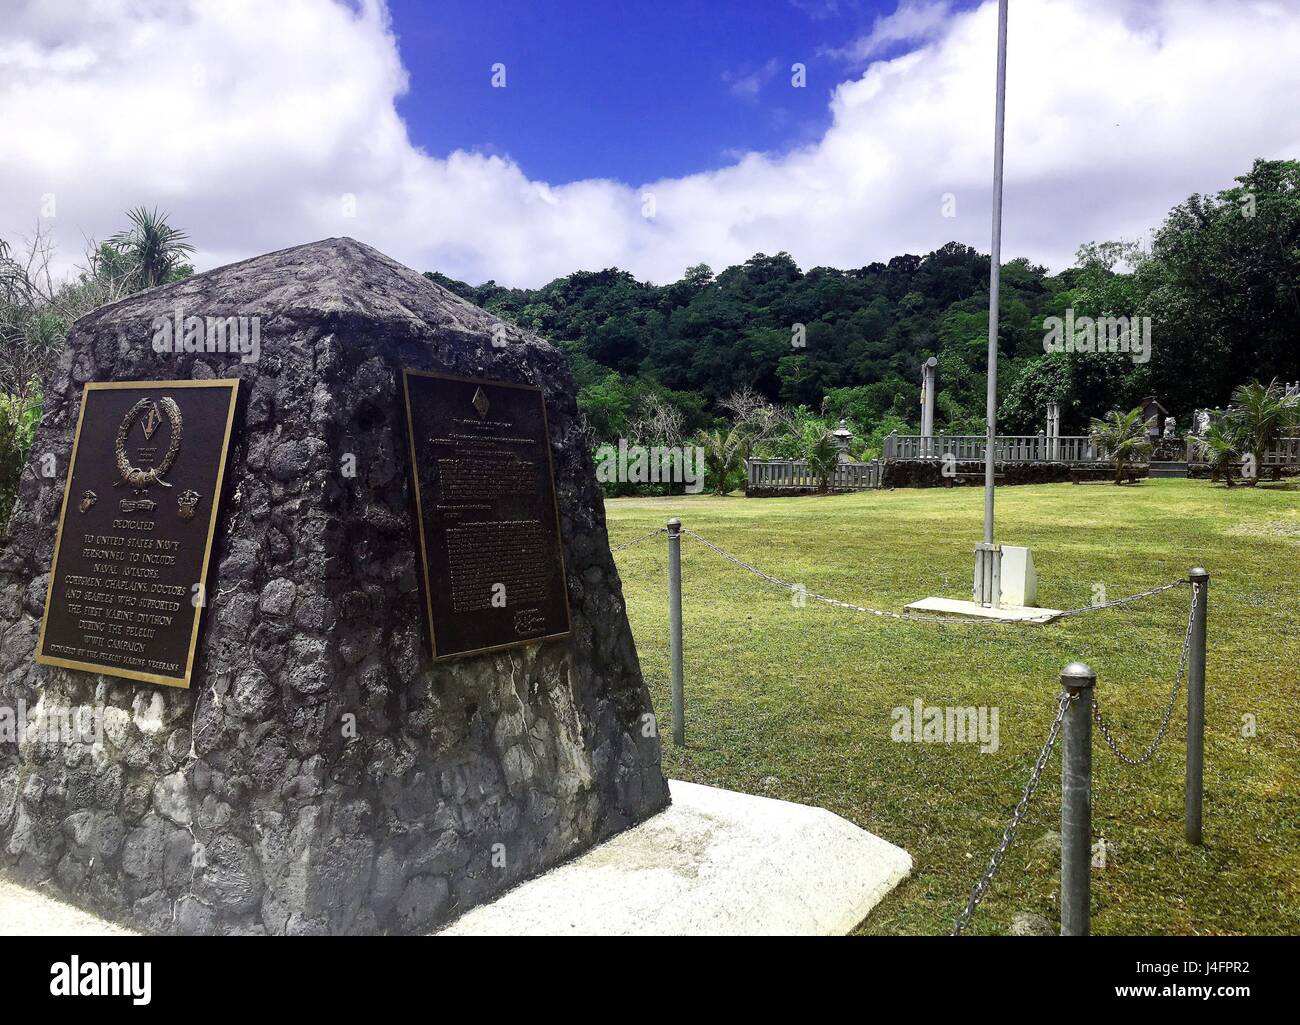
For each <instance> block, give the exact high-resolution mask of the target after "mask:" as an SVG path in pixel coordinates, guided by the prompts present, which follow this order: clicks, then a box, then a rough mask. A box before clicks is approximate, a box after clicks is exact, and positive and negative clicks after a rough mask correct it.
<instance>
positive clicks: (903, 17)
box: [827, 0, 1010, 61]
mask: <svg viewBox="0 0 1300 1025" xmlns="http://www.w3.org/2000/svg"><path fill="white" fill-rule="evenodd" d="M951 16H952V4H951V3H950V2H949V0H900V2H899V4H898V7H897V9H896V10H895V11H894V13H893V14H886V15H881V16H879V17H877V18H876V20H875V23H874V24H873V25H872V26H871V31H870V32H868V33H867V34H866V35H865V36H862V37H861V38H859V39H855V40H854V41H853V42H852V43H850V44H849V45H848V46H844V47H835V48H833V49H831V50H828V51H827V53H828V54H830V55H831V56H836V57H843V58H847V59H849V60H854V61H867V60H869V59H870V58H872V57H875V56H876V55H877V54H879V53H883V52H884V51H885V50H888V49H889V48H890V47H892V46H896V45H898V44H899V43H917V42H928V41H929V40H931V39H934V38H936V37H937V36H939V35H941V34H942V31H943V28H944V26H945V24H946V23H947V22H948V21H949V20H950V18H951ZM1008 20H1010V19H1009V18H1008Z"/></svg>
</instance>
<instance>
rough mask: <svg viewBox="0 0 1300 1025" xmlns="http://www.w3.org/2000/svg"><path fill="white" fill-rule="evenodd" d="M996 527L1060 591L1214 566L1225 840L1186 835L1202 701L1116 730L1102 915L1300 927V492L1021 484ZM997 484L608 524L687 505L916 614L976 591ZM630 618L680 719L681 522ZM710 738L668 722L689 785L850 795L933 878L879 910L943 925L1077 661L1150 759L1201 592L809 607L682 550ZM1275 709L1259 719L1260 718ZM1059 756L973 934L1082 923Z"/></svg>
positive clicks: (1152, 928) (1126, 586)
mask: <svg viewBox="0 0 1300 1025" xmlns="http://www.w3.org/2000/svg"><path fill="white" fill-rule="evenodd" d="M997 501H998V506H997V515H998V531H997V534H998V539H999V540H1001V541H1003V542H1005V543H1008V544H1027V545H1030V546H1031V547H1032V548H1033V551H1034V558H1035V562H1036V564H1037V568H1038V574H1039V579H1040V586H1039V603H1040V604H1042V605H1044V606H1050V607H1053V608H1063V609H1064V608H1075V607H1078V606H1082V605H1088V604H1090V603H1091V601H1092V598H1093V594H1094V585H1095V584H1098V583H1100V584H1102V585H1104V587H1105V591H1106V597H1107V598H1110V599H1114V598H1117V597H1121V596H1123V595H1126V594H1130V593H1133V592H1135V591H1139V590H1144V589H1146V588H1148V587H1151V586H1153V585H1155V584H1158V583H1161V582H1164V581H1168V580H1171V579H1173V578H1175V577H1179V576H1185V575H1186V573H1187V571H1188V570H1189V569H1190V568H1191V567H1193V566H1195V565H1198V564H1200V565H1204V566H1205V567H1206V569H1208V570H1209V572H1210V574H1211V584H1210V620H1209V654H1208V663H1209V668H1208V672H1207V682H1206V691H1207V697H1206V707H1207V724H1206V753H1205V760H1206V778H1205V845H1204V846H1203V847H1200V848H1195V847H1191V846H1189V845H1188V844H1186V843H1185V842H1184V840H1183V825H1182V815H1183V769H1184V752H1185V747H1184V737H1185V723H1186V715H1185V711H1186V702H1185V692H1184V696H1180V699H1179V707H1178V710H1177V712H1176V715H1175V725H1174V726H1173V727H1172V728H1171V730H1170V733H1169V736H1168V737H1167V738H1166V740H1165V744H1164V746H1163V748H1161V750H1160V752H1159V753H1158V754H1157V755H1156V757H1155V759H1154V760H1153V761H1152V762H1150V763H1149V764H1147V765H1146V766H1144V767H1141V768H1136V769H1135V768H1129V767H1127V766H1124V765H1122V764H1120V763H1119V762H1117V761H1116V760H1115V759H1114V757H1113V756H1112V755H1111V753H1110V751H1109V750H1108V749H1106V748H1105V747H1104V745H1103V743H1102V741H1101V738H1100V737H1096V738H1095V740H1094V757H1093V767H1094V777H1093V836H1094V840H1095V839H1098V838H1105V840H1106V841H1107V844H1108V845H1110V847H1109V853H1108V857H1107V864H1106V867H1105V868H1104V869H1094V873H1093V875H1094V878H1093V916H1092V928H1093V932H1094V933H1124V934H1166V933H1172V934H1205V933H1210V934H1214V933H1296V932H1300V786H1298V784H1300V608H1298V607H1297V606H1298V604H1300V600H1298V599H1300V490H1297V488H1296V486H1295V485H1294V484H1271V485H1270V484H1265V485H1262V486H1260V487H1259V488H1257V489H1253V490H1247V489H1244V488H1243V489H1234V490H1232V491H1228V490H1225V489H1224V488H1222V487H1211V486H1210V485H1209V484H1208V483H1207V482H1204V481H1183V480H1150V481H1144V482H1143V483H1141V484H1138V485H1135V486H1127V487H1115V486H1112V485H1105V484H1093V485H1079V486H1074V485H1070V484H1049V485H1038V486H1024V487H1012V488H1001V489H999V490H998V493H997ZM982 503H983V492H982V489H979V488H957V489H953V490H950V491H948V490H938V489H929V490H900V491H892V492H868V493H861V494H855V495H836V496H830V497H799V498H788V499H787V498H783V499H745V498H742V497H739V496H731V497H727V498H711V497H705V496H690V497H685V498H657V499H616V500H611V501H608V502H607V503H606V509H607V512H608V517H609V532H610V540H611V543H614V544H617V543H619V542H620V541H625V540H629V539H631V538H633V537H634V536H636V535H638V534H641V533H644V532H645V531H647V530H650V529H653V528H654V527H656V526H662V525H663V524H664V522H665V521H666V520H667V519H668V518H669V517H670V516H679V517H681V519H682V520H683V522H684V524H685V525H686V526H687V527H690V528H691V529H693V530H696V531H698V532H699V533H700V534H702V535H704V536H705V537H708V538H709V539H710V540H712V541H714V542H715V543H717V544H719V545H721V546H722V547H724V548H726V549H728V550H730V551H731V552H733V553H734V554H736V555H738V556H740V557H741V558H743V559H745V560H747V561H749V562H753V563H755V564H756V565H758V566H759V567H760V568H762V569H765V570H767V571H768V572H770V573H774V574H776V575H777V576H780V577H784V578H785V579H787V580H791V581H795V582H798V583H802V584H804V585H805V586H806V587H807V588H808V589H809V590H811V591H817V592H820V593H823V594H827V595H830V596H832V597H837V598H842V599H844V600H846V601H851V602H854V603H857V604H862V605H871V606H875V607H877V608H882V609H891V610H901V609H902V606H903V605H905V604H906V603H907V602H909V601H914V600H916V599H918V598H922V597H925V596H926V595H946V596H951V597H955V598H968V597H969V591H970V575H971V568H972V564H973V556H972V554H971V550H972V547H973V545H974V544H975V543H976V542H977V541H978V540H979V539H980V536H981V522H982V521H981V517H982V510H983V504H982ZM615 558H616V559H617V562H618V566H619V571H620V573H621V575H622V579H623V590H624V594H625V596H626V599H627V606H628V616H629V618H630V620H631V623H632V629H633V632H634V633H635V635H636V640H637V648H638V651H639V653H640V657H641V665H642V669H643V670H644V673H645V677H646V680H647V682H648V684H649V686H650V690H651V693H652V694H653V696H654V702H655V708H656V710H657V711H658V713H659V717H660V721H661V723H665V724H666V723H668V722H669V721H670V713H669V709H670V698H669V666H668V627H667V591H666V553H665V542H664V539H663V538H662V537H659V538H656V539H654V540H651V541H648V542H645V543H644V544H641V545H638V546H636V547H633V548H629V549H626V550H624V551H622V552H619V553H618V554H617V555H616V556H615ZM682 573H683V578H684V582H683V617H684V622H685V653H686V654H685V663H686V697H687V719H686V724H687V744H686V747H685V749H684V750H682V749H678V748H676V747H674V745H673V743H672V739H671V731H670V730H669V729H667V728H666V727H665V728H664V729H663V730H662V732H663V736H664V763H665V769H666V771H667V772H668V774H669V775H670V776H672V777H674V778H678V779H684V780H690V781H693V782H696V783H706V784H710V785H713V786H720V787H727V788H730V789H733V790H740V791H745V792H747V793H754V794H764V795H767V796H770V797H777V798H782V799H784V800H789V801H798V802H801V803H804V804H812V805H819V806H821V807H824V808H829V809H830V810H831V811H834V812H836V813H838V814H840V815H843V816H845V817H846V818H848V819H850V820H851V821H853V822H856V823H858V824H859V825H861V826H862V827H864V828H865V829H868V830H870V831H871V832H873V833H876V834H878V835H880V836H882V837H884V838H886V839H888V840H890V841H892V842H893V843H896V844H899V845H900V846H902V847H905V848H906V849H907V850H908V851H909V852H910V853H911V854H912V857H913V858H914V859H915V862H916V870H915V872H914V874H913V875H912V877H911V878H910V879H909V880H908V881H907V882H905V883H903V885H901V886H900V887H899V888H898V889H897V890H896V891H895V892H894V893H893V894H892V895H891V896H889V897H888V898H887V899H886V900H885V901H884V902H883V903H882V904H881V905H880V906H879V907H878V908H877V909H876V910H875V911H874V912H873V913H872V915H871V917H870V918H869V919H868V920H867V921H866V922H865V923H864V924H863V925H862V926H861V927H860V928H861V930H862V931H864V932H870V933H946V932H947V931H948V930H949V929H950V928H951V925H952V920H953V918H954V917H955V916H956V914H957V913H958V912H959V911H960V910H961V908H962V907H963V906H964V904H965V900H966V897H967V894H968V892H969V890H970V887H971V885H972V884H973V883H974V881H975V879H976V878H977V877H978V875H979V873H980V872H981V871H982V870H983V868H984V866H985V864H986V863H987V860H988V857H989V854H990V852H991V851H992V849H993V848H994V846H995V845H996V844H997V842H998V840H999V838H1000V837H1001V835H1002V830H1003V828H1004V827H1005V825H1006V822H1007V819H1008V818H1009V816H1010V814H1011V811H1012V808H1013V807H1014V805H1015V803H1016V801H1017V800H1018V799H1019V797H1020V794H1021V791H1022V789H1023V787H1024V784H1025V780H1026V778H1027V775H1028V773H1029V770H1030V768H1031V767H1032V764H1033V761H1034V759H1035V757H1036V756H1037V754H1038V751H1039V749H1040V747H1041V746H1042V743H1043V740H1044V738H1045V736H1046V733H1047V729H1048V726H1049V724H1050V721H1051V717H1052V713H1053V703H1054V701H1055V698H1056V695H1057V694H1058V693H1059V691H1060V683H1059V674H1060V671H1061V668H1062V666H1064V665H1065V664H1066V663H1067V662H1070V661H1071V660H1073V659H1081V660H1083V661H1086V662H1088V663H1090V664H1091V665H1092V667H1093V668H1094V669H1095V670H1096V671H1097V675H1098V685H1097V695H1098V698H1099V700H1100V703H1101V707H1102V709H1103V711H1104V712H1105V713H1106V714H1107V715H1108V716H1109V718H1110V719H1111V721H1112V723H1113V725H1114V727H1115V728H1116V730H1117V731H1118V732H1119V734H1120V736H1121V737H1122V738H1125V739H1126V741H1127V745H1126V746H1127V747H1128V749H1129V750H1130V751H1137V750H1140V749H1141V748H1142V747H1143V746H1145V744H1146V742H1147V741H1148V739H1149V738H1150V737H1151V736H1152V734H1153V733H1154V731H1155V728H1156V726H1157V723H1158V719H1159V714H1160V712H1161V710H1162V709H1163V707H1164V703H1165V701H1166V700H1167V697H1168V692H1169V688H1170V685H1171V683H1172V680H1173V674H1174V670H1175V667H1176V664H1177V658H1178V651H1179V646H1180V644H1181V641H1182V637H1183V631H1184V629H1185V626H1186V621H1187V620H1186V617H1187V609H1188V602H1189V600H1190V595H1191V590H1190V588H1186V587H1183V588H1176V589H1174V590H1171V591H1168V592H1165V593H1163V594H1161V595H1158V596H1156V597H1154V598H1151V599H1148V600H1146V601H1143V602H1140V603H1137V604H1135V605H1131V606H1126V607H1122V608H1119V609H1115V610H1105V611H1099V612H1093V613H1087V614H1085V615H1081V616H1077V617H1073V618H1069V619H1066V620H1063V621H1061V622H1059V623H1055V624H1050V625H1047V626H996V625H983V626H975V625H972V626H965V625H963V626H939V625H933V624H924V623H906V622H897V621H890V620H884V619H880V618H877V617H874V616H866V615H862V614H860V613H854V612H850V611H847V610H844V609H839V608H833V607H829V606H824V605H821V604H818V603H815V602H812V601H809V602H808V603H807V605H806V606H805V607H803V608H796V607H794V606H793V603H792V601H791V596H790V593H789V592H787V591H783V590H781V589H779V588H776V587H773V586H772V585H770V584H767V583H764V582H763V581H761V580H759V579H758V578H756V577H754V576H752V575H750V574H747V573H745V572H744V571H743V570H741V569H739V568H737V567H735V566H733V565H731V564H730V563H727V562H725V561H723V560H722V559H720V558H719V557H718V556H717V555H715V554H714V553H712V552H710V551H709V550H707V549H705V548H704V547H702V546H701V545H699V544H698V543H697V542H693V541H692V540H691V539H690V538H684V539H683V541H682ZM916 698H921V699H923V700H924V702H925V703H926V704H927V705H940V706H949V705H956V706H971V705H973V706H992V707H996V708H998V710H999V728H1000V745H1001V746H1000V748H999V750H998V751H997V752H996V753H990V754H982V753H980V751H979V749H978V745H970V744H923V743H896V742H893V741H891V739H890V729H891V726H892V725H893V721H894V720H893V717H892V715H891V711H892V709H893V708H894V707H896V706H910V705H911V704H912V702H913V701H914V700H915V699H916ZM1246 716H1253V717H1254V720H1255V724H1256V727H1255V728H1256V734H1255V736H1253V737H1244V736H1243V735H1242V734H1243V723H1244V721H1245V720H1244V718H1243V717H1246ZM1059 824H1060V755H1059V751H1058V752H1057V753H1056V754H1055V755H1054V756H1053V758H1052V761H1051V763H1050V764H1049V766H1048V768H1047V770H1046V772H1045V774H1044V782H1043V786H1042V789H1041V790H1040V791H1039V795H1038V797H1037V799H1036V800H1035V802H1034V806H1033V808H1032V809H1031V810H1030V812H1029V815H1028V816H1027V818H1026V819H1025V822H1024V824H1023V825H1022V827H1021V830H1020V834H1019V836H1018V837H1017V839H1016V843H1015V845H1014V846H1013V847H1012V849H1011V851H1010V852H1009V854H1008V855H1007V858H1006V860H1005V862H1004V863H1003V866H1002V869H1001V872H1000V873H999V875H998V877H997V879H995V880H994V883H993V886H992V889H991V891H990V893H989V895H988V897H987V898H986V899H985V902H984V903H983V905H982V906H981V907H980V908H979V909H978V910H977V912H976V915H975V919H974V921H973V923H972V926H971V930H970V931H971V932H974V933H1005V932H1006V929H1007V926H1008V924H1009V923H1010V920H1011V916H1012V915H1013V913H1014V912H1016V911H1018V910H1025V911H1033V912H1037V913H1039V914H1042V915H1044V916H1046V917H1047V918H1048V919H1049V920H1050V921H1052V922H1053V923H1054V924H1055V923H1056V922H1058V921H1059V916H1058V911H1057V903H1058V887H1059V870H1058V865H1057V860H1058V859H1057V855H1056V854H1055V853H1054V852H1052V851H1051V850H1050V848H1049V845H1046V844H1040V845H1038V846H1037V848H1036V841H1039V840H1040V839H1041V838H1042V837H1043V835H1044V834H1045V833H1046V832H1048V831H1049V830H1057V829H1059Z"/></svg>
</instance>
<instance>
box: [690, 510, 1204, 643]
mask: <svg viewBox="0 0 1300 1025" xmlns="http://www.w3.org/2000/svg"><path fill="white" fill-rule="evenodd" d="M682 533H683V534H687V535H689V536H691V537H693V538H695V540H696V541H698V542H700V544H702V545H704V546H705V547H706V548H708V549H711V550H712V551H714V552H716V553H717V554H718V555H720V556H722V558H724V559H726V560H727V561H728V562H731V563H734V564H735V565H737V566H739V567H740V568H741V569H743V570H745V571H747V572H749V573H753V574H754V575H755V576H757V577H760V578H762V579H763V580H766V581H767V582H768V583H769V584H775V585H776V586H777V587H784V588H785V589H786V590H787V591H795V592H799V593H802V594H803V596H804V597H806V598H811V599H812V600H813V601H819V602H822V603H823V604H826V605H834V606H835V607H837V608H841V609H849V610H850V611H852V612H863V613H866V614H867V615H871V616H879V617H881V618H883V619H898V620H903V621H905V622H912V623H939V624H942V625H945V626H972V625H981V626H983V625H989V626H997V625H999V624H1006V623H1020V622H1023V620H1019V619H1008V618H1004V617H997V618H973V617H969V616H923V615H916V614H915V613H910V612H889V611H887V610H885V609H873V608H869V607H868V606H865V605H854V604H853V603H852V602H847V601H841V600H840V599H838V598H828V597H827V596H826V595H824V594H817V593H816V592H815V591H809V590H808V589H807V588H801V587H800V585H798V584H792V583H791V582H790V581H788V580H782V579H781V578H780V577H778V576H773V575H772V574H771V573H765V572H764V571H763V570H761V569H759V568H758V567H757V566H754V565H751V564H750V563H748V562H745V561H744V560H743V559H740V558H737V557H736V556H734V555H732V554H731V553H730V552H728V551H726V550H724V549H722V548H719V547H718V546H717V545H715V544H714V543H713V542H712V541H710V540H709V539H708V538H706V537H701V536H700V535H699V534H697V533H695V531H693V530H689V529H688V528H686V527H683V528H682ZM1185 583H1187V580H1186V579H1185V578H1182V577H1180V578H1179V579H1177V580H1172V581H1170V582H1169V583H1167V584H1161V585H1160V586H1159V587H1153V588H1151V589H1150V590H1149V591H1140V592H1139V593H1137V594H1131V595H1128V596H1127V597H1125V598H1117V599H1116V600H1115V601H1112V602H1106V603H1105V604H1102V605H1087V606H1084V607H1083V608H1080V609H1070V610H1068V611H1066V612H1062V613H1060V614H1058V615H1057V616H1055V617H1053V618H1054V619H1061V618H1063V617H1065V616H1074V615H1078V614H1079V613H1081V612H1094V611H1099V610H1101V609H1109V608H1115V607H1116V606H1119V605H1127V604H1128V603H1129V602H1134V601H1138V600H1139V599H1141V598H1149V597H1150V596H1151V595H1154V594H1159V593H1160V592H1162V591H1168V590H1169V589H1170V588H1171V587H1180V586H1181V585H1183V584H1185Z"/></svg>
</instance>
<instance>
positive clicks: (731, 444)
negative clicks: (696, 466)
mask: <svg viewBox="0 0 1300 1025" xmlns="http://www.w3.org/2000/svg"><path fill="white" fill-rule="evenodd" d="M699 444H700V447H701V448H703V449H704V468H705V470H707V471H708V472H709V473H711V474H712V475H713V481H714V493H715V494H718V495H725V494H726V493H727V491H728V488H727V481H728V479H729V478H730V477H731V475H732V474H733V473H735V472H736V470H738V469H739V468H740V467H741V466H743V465H744V462H745V456H746V454H747V452H748V450H749V437H748V436H747V434H746V433H745V431H744V430H743V429H742V428H740V427H733V428H731V429H730V430H729V431H727V432H726V433H725V434H724V433H723V432H722V431H721V430H712V431H701V432H700V433H699Z"/></svg>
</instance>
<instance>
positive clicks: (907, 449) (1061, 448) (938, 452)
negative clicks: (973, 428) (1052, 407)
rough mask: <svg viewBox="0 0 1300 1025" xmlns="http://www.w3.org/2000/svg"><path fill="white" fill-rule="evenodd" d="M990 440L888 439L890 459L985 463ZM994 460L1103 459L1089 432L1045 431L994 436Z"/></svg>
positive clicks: (973, 436)
mask: <svg viewBox="0 0 1300 1025" xmlns="http://www.w3.org/2000/svg"><path fill="white" fill-rule="evenodd" d="M987 446H988V439H987V438H986V437H985V436H984V435H982V434H935V435H931V436H930V437H928V438H927V437H923V436H921V435H919V434H891V435H889V436H888V437H887V438H885V453H884V455H885V458H886V459H944V458H946V457H948V456H951V457H952V458H953V459H955V460H957V462H983V460H984V452H985V450H986V448H987ZM993 459H994V461H995V462H999V463H1096V462H1101V461H1102V459H1101V457H1100V456H1098V454H1097V448H1096V446H1095V445H1094V444H1093V442H1092V439H1091V438H1090V437H1088V436H1087V435H1078V434H1070V435H1064V436H1062V437H1059V438H1049V437H1047V436H1046V435H1044V434H1000V435H998V436H997V437H996V438H994V439H993Z"/></svg>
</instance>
